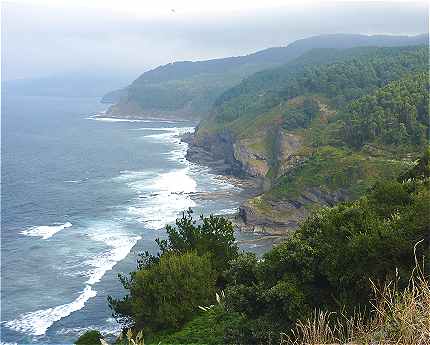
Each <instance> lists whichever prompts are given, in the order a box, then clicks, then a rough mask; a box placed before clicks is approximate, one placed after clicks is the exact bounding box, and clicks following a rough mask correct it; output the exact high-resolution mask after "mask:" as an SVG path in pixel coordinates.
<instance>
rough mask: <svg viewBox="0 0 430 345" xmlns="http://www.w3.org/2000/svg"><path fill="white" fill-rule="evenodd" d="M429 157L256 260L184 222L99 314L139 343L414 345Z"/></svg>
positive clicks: (422, 325) (424, 291)
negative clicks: (378, 344) (110, 314)
mask: <svg viewBox="0 0 430 345" xmlns="http://www.w3.org/2000/svg"><path fill="white" fill-rule="evenodd" d="M429 158H430V149H428V150H426V153H425V155H424V156H423V157H422V158H421V159H420V160H419V161H418V162H417V164H416V165H415V166H414V167H413V168H412V169H410V170H408V171H406V172H404V173H403V174H402V175H400V176H399V177H398V178H397V179H396V180H382V181H379V182H377V183H376V184H375V185H374V186H373V188H371V189H370V190H369V191H368V192H367V193H366V194H365V195H364V196H363V197H361V198H360V199H358V200H355V201H352V202H347V203H341V204H339V205H337V206H335V207H331V208H323V209H320V210H318V211H316V212H314V213H313V215H312V216H311V217H309V218H308V219H307V220H306V221H305V222H304V223H303V224H302V226H301V227H300V228H299V229H298V230H297V231H296V232H295V233H294V234H293V235H292V236H291V237H289V238H288V239H287V240H286V241H285V242H283V243H281V244H280V245H278V246H276V247H274V248H273V249H272V250H271V251H269V252H268V253H267V254H265V255H264V256H263V258H262V259H258V258H257V257H256V256H255V255H253V254H251V253H238V249H237V247H236V245H235V244H234V238H233V228H232V226H231V224H230V223H229V222H228V221H227V220H225V219H223V218H219V217H213V216H211V217H209V218H201V219H200V221H196V220H194V219H193V217H192V213H191V211H189V212H187V213H184V215H183V217H182V218H181V219H179V220H178V221H177V223H176V226H175V227H168V235H169V236H168V239H167V240H165V241H158V243H159V246H160V253H159V254H158V255H157V256H152V255H150V254H148V253H146V254H143V255H142V257H141V260H139V262H138V267H137V270H136V271H135V272H133V273H132V274H131V275H130V277H129V278H125V277H121V280H122V282H123V285H124V288H125V289H126V291H127V295H126V296H125V297H124V298H123V299H119V300H117V299H113V298H110V299H109V303H110V306H111V307H112V309H113V311H114V313H115V315H116V316H117V317H120V320H121V322H123V323H124V325H125V327H127V328H130V329H131V330H132V332H133V333H134V334H136V333H137V332H138V331H141V330H142V331H143V334H144V335H145V341H146V342H147V343H157V344H158V343H161V344H180V343H187V344H189V343H199V344H229V343H231V344H275V343H279V342H281V343H284V344H286V343H287V342H286V341H287V339H289V341H291V342H292V343H296V344H301V343H307V342H308V341H309V339H312V338H310V337H319V338H314V339H319V340H318V341H321V340H324V341H326V342H332V341H339V339H346V338H345V337H350V338H351V337H352V338H351V339H354V341H357V342H358V341H360V342H361V343H366V342H369V341H397V342H398V343H402V344H406V343H408V344H425V343H426V341H429V340H430V338H429V334H428V328H427V327H428V322H429V320H428V312H429V310H428V304H426V303H427V302H428V298H429V295H428V286H429V285H428V284H429V281H428V279H429V270H428V267H430V266H429V265H430V262H429V261H430V257H429V248H430V237H429V234H430V224H429V222H428V214H429V205H430V189H429V187H430V185H429V177H430V164H429ZM414 258H415V259H414ZM417 263H418V265H417ZM411 277H412V278H411ZM388 282H394V283H395V285H393V284H394V283H391V284H390V283H388ZM215 297H217V298H215ZM316 310H318V311H316ZM291 330H293V331H291ZM351 332H353V333H351ZM359 332H361V333H359ZM364 334H367V335H368V338H363V337H364ZM287 336H288V337H287ZM369 337H370V338H369ZM366 339H367V340H366ZM122 341H125V340H122ZM310 343H312V342H310Z"/></svg>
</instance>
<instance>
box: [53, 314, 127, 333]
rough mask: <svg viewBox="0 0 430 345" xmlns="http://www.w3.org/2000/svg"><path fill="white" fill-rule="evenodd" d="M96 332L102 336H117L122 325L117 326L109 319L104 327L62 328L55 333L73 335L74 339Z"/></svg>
mask: <svg viewBox="0 0 430 345" xmlns="http://www.w3.org/2000/svg"><path fill="white" fill-rule="evenodd" d="M91 330H97V331H99V332H100V333H101V334H102V335H103V336H106V335H115V336H117V335H119V334H120V333H121V330H122V325H121V324H119V323H118V322H117V321H116V320H115V319H114V318H112V317H110V318H108V319H107V320H106V321H105V324H104V325H100V326H99V325H98V326H88V327H73V328H62V329H59V330H58V331H57V332H56V333H57V334H60V335H73V336H75V337H76V338H78V337H79V336H81V335H82V334H84V333H85V332H88V331H91Z"/></svg>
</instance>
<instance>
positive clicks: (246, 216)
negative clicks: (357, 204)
mask: <svg viewBox="0 0 430 345" xmlns="http://www.w3.org/2000/svg"><path fill="white" fill-rule="evenodd" d="M345 200H348V194H347V193H346V192H345V191H343V190H339V191H336V192H333V193H328V192H325V191H322V190H321V189H319V188H307V189H305V190H304V191H303V192H302V193H300V195H299V196H298V197H296V198H294V199H278V200H277V199H264V198H262V196H257V197H255V198H252V199H249V200H247V201H246V202H244V203H243V204H242V205H241V206H240V208H239V215H240V217H241V218H242V219H243V221H244V224H245V226H244V230H247V231H254V232H262V233H270V234H277V235H286V234H288V233H289V232H290V231H292V230H294V229H296V228H297V227H298V226H299V224H300V222H302V221H303V220H304V219H306V217H308V216H309V214H310V213H311V212H312V210H313V209H314V208H316V207H321V206H333V205H335V204H336V203H338V202H342V201H345Z"/></svg>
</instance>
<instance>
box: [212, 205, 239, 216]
mask: <svg viewBox="0 0 430 345" xmlns="http://www.w3.org/2000/svg"><path fill="white" fill-rule="evenodd" d="M237 211H238V208H237V207H232V208H224V209H222V210H219V211H217V212H216V213H217V214H220V215H222V214H224V215H227V214H235V213H237Z"/></svg>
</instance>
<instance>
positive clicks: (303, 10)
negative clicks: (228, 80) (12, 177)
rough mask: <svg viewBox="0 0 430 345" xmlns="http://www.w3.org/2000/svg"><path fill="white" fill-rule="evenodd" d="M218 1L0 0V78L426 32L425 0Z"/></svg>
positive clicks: (125, 74) (122, 71)
mask: <svg viewBox="0 0 430 345" xmlns="http://www.w3.org/2000/svg"><path fill="white" fill-rule="evenodd" d="M221 3H222V2H221ZM124 4H127V2H124ZM222 4H224V5H223V6H224V7H222V8H219V10H218V11H212V12H210V11H201V13H199V11H192V12H190V11H181V10H180V9H177V10H176V9H169V8H166V10H165V12H164V13H163V12H162V13H161V14H158V15H149V14H147V15H138V14H137V13H133V9H132V8H127V11H125V10H124V11H113V10H111V9H108V8H85V7H77V6H63V7H62V6H48V5H35V4H23V3H3V4H2V80H14V79H21V78H41V77H48V76H52V75H58V74H63V75H64V74H70V73H73V74H77V73H78V74H83V75H89V74H94V75H100V74H110V75H112V76H118V78H119V79H121V83H124V82H125V81H126V80H130V81H131V80H132V79H133V78H135V77H137V76H138V75H139V74H141V73H143V72H144V71H146V70H148V69H151V68H154V67H156V66H158V65H160V64H165V63H169V62H172V61H178V60H204V59H211V58H219V57H226V56H237V55H243V54H249V53H252V52H255V51H258V50H261V49H264V48H268V47H272V46H285V45H287V44H288V43H291V42H293V41H294V40H297V39H300V38H305V37H309V36H312V35H320V34H330V33H361V34H407V35H412V34H419V33H424V32H428V17H427V13H428V8H427V4H426V3H425V2H421V3H411V2H408V3H406V2H404V3H402V2H339V3H335V2H324V3H323V2H309V3H306V5H301V4H300V3H299V2H290V3H287V4H286V5H285V6H280V7H270V8H265V9H264V8H263V9H262V8H252V6H251V8H246V7H241V8H237V7H236V8H235V9H233V10H231V11H230V10H229V8H228V7H227V6H226V5H225V3H222ZM124 6H125V5H124ZM147 6H149V5H147ZM220 6H221V5H220ZM119 86H120V85H119Z"/></svg>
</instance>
